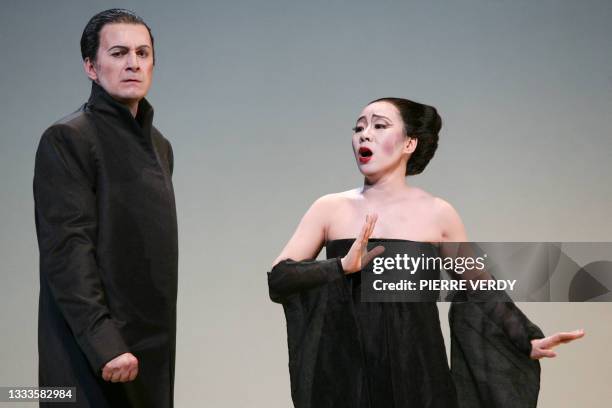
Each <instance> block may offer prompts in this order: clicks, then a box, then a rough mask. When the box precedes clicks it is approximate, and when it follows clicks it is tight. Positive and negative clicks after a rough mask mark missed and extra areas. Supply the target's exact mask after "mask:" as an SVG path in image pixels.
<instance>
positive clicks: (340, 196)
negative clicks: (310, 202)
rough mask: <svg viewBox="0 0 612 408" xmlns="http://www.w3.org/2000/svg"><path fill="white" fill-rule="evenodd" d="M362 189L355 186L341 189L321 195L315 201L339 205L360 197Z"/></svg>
mask: <svg viewBox="0 0 612 408" xmlns="http://www.w3.org/2000/svg"><path fill="white" fill-rule="evenodd" d="M361 197H362V196H361V189H359V188H354V189H352V190H346V191H340V192H338V193H329V194H325V195H323V196H321V197H319V198H318V199H317V200H316V201H315V203H317V204H319V205H321V206H327V207H329V206H339V205H342V204H346V203H349V202H351V201H355V200H358V199H360V198H361Z"/></svg>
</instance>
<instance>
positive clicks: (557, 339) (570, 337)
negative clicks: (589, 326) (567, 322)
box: [551, 330, 584, 347]
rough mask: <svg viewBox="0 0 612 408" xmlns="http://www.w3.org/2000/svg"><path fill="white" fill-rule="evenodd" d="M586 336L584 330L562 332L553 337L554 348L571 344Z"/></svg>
mask: <svg viewBox="0 0 612 408" xmlns="http://www.w3.org/2000/svg"><path fill="white" fill-rule="evenodd" d="M583 336H584V330H574V331H571V332H560V333H557V334H555V335H553V336H551V343H552V346H553V347H554V346H557V345H559V344H564V343H569V342H570V341H574V340H576V339H579V338H581V337H583Z"/></svg>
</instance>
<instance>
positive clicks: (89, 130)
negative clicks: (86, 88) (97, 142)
mask: <svg viewBox="0 0 612 408" xmlns="http://www.w3.org/2000/svg"><path fill="white" fill-rule="evenodd" d="M93 133H94V127H93V124H92V122H91V117H90V115H89V113H87V111H86V109H85V105H83V106H81V107H80V108H79V109H77V110H76V111H74V112H72V113H70V114H69V115H66V116H64V117H63V118H61V119H59V120H57V121H56V122H55V123H53V124H52V125H51V126H49V127H48V128H47V129H46V130H45V132H44V133H43V135H42V137H43V138H55V139H58V138H59V139H66V138H68V139H82V140H90V139H91V138H92V137H93Z"/></svg>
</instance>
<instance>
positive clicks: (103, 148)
mask: <svg viewBox="0 0 612 408" xmlns="http://www.w3.org/2000/svg"><path fill="white" fill-rule="evenodd" d="M152 120H153V109H152V107H151V106H150V105H149V103H148V102H147V101H146V100H145V99H143V100H141V101H140V104H139V107H138V114H137V116H136V117H135V118H134V117H133V116H132V115H131V113H130V111H129V110H128V109H127V107H125V106H124V105H122V104H120V103H118V102H116V101H115V100H114V99H113V98H112V97H111V96H110V95H108V94H107V93H106V91H104V89H102V88H101V87H100V86H98V85H97V84H95V83H92V92H91V96H90V98H89V100H88V102H87V103H86V104H84V105H83V106H82V107H81V108H80V109H79V110H78V111H77V112H75V113H73V114H72V115H70V116H68V117H66V118H64V119H62V120H60V121H58V122H57V123H55V124H53V125H52V126H51V127H50V128H49V129H47V130H46V131H45V133H44V134H43V136H42V138H41V140H40V144H39V147H38V151H37V154H36V165H35V174H34V201H35V215H36V232H37V236H38V244H39V250H40V298H39V322H38V323H39V324H38V335H39V337H38V352H39V384H40V386H41V387H42V386H72V387H76V388H77V390H76V397H77V402H76V403H69V404H67V405H66V406H70V407H171V406H172V405H173V402H172V401H173V384H174V360H175V337H176V294H177V293H176V291H177V266H178V243H177V221H176V209H175V203H174V192H173V187H172V181H171V173H172V170H173V157H172V149H171V146H170V143H169V142H168V141H167V140H166V139H165V138H164V137H163V136H162V135H161V133H160V132H159V131H158V130H157V129H155V127H153V126H152ZM125 352H131V353H132V354H134V355H135V356H136V357H137V358H138V360H139V374H138V377H137V379H136V380H135V381H133V382H129V383H123V384H122V383H110V382H106V381H104V380H103V379H102V377H101V370H102V367H103V366H104V365H105V364H106V363H107V362H108V361H109V360H111V359H113V358H114V357H116V356H118V355H120V354H123V353H125ZM41 406H44V404H43V403H41ZM49 406H53V407H60V406H61V404H55V403H53V404H49Z"/></svg>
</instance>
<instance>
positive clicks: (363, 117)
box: [355, 116, 366, 123]
mask: <svg viewBox="0 0 612 408" xmlns="http://www.w3.org/2000/svg"><path fill="white" fill-rule="evenodd" d="M365 118H366V117H365V116H360V117H358V118H357V120H356V121H355V123H357V122H359V121H360V120H365Z"/></svg>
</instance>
